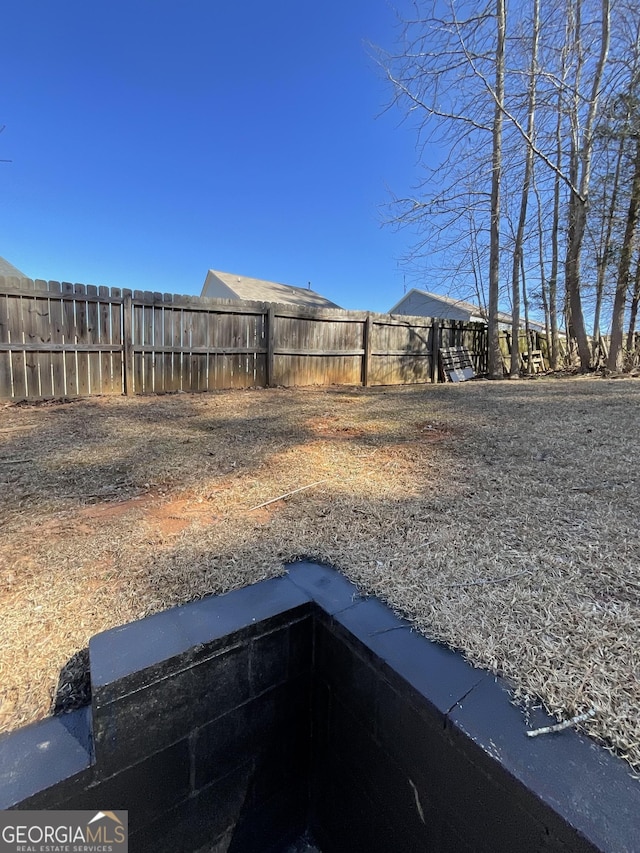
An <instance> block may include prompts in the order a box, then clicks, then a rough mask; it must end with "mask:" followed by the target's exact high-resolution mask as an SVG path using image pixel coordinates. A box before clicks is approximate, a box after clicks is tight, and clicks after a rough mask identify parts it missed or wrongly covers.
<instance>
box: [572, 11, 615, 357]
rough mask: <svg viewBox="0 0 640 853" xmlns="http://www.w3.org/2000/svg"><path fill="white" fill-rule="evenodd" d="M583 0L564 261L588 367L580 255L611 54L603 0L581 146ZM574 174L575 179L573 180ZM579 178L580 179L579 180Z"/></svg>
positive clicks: (607, 14)
mask: <svg viewBox="0 0 640 853" xmlns="http://www.w3.org/2000/svg"><path fill="white" fill-rule="evenodd" d="M580 4H581V0H577V3H576V22H575V30H574V48H575V51H576V56H577V68H576V82H575V95H574V103H573V108H572V115H571V121H572V138H571V165H570V175H571V181H572V184H573V186H574V187H575V186H578V191H577V192H571V197H570V202H569V223H568V229H567V232H568V245H567V257H566V263H565V286H566V291H567V309H568V314H569V330H568V331H569V334H570V336H571V337H572V338H573V339H574V340H575V341H576V344H577V346H578V354H579V356H580V367H581V369H582V370H583V371H586V370H588V369H589V368H590V366H591V348H590V347H589V340H588V338H587V332H586V329H585V324H584V314H583V311H582V295H581V293H580V255H581V252H582V243H583V240H584V233H585V229H586V226H587V201H588V196H589V180H590V176H591V158H592V154H593V127H594V123H595V119H596V114H597V110H598V99H599V94H600V85H601V82H602V75H603V73H604V67H605V65H606V62H607V56H608V54H609V39H610V35H609V19H610V8H609V6H610V0H602V22H601V37H600V56H599V58H598V64H597V66H596V70H595V72H594V75H593V82H592V87H591V96H590V99H589V101H588V103H589V107H588V110H587V118H586V121H585V124H584V129H583V132H582V143H581V145H580V146H578V133H579V90H580V76H581V73H580V72H581V70H582V64H583V61H584V58H583V48H582V33H581V22H580V13H581V8H580ZM574 176H575V178H576V180H575V181H574V180H573V177H574ZM578 178H579V183H578Z"/></svg>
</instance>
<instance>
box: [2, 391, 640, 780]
mask: <svg viewBox="0 0 640 853" xmlns="http://www.w3.org/2000/svg"><path fill="white" fill-rule="evenodd" d="M639 402H640V383H639V382H637V381H635V380H623V381H614V380H602V379H572V380H571V379H566V380H565V379H563V380H557V379H545V380H535V381H523V382H519V383H506V382H505V383H488V382H476V383H467V384H465V385H458V386H450V385H449V386H438V387H431V386H428V387H419V388H415V387H414V388H393V389H390V388H388V389H374V390H364V389H360V388H349V389H330V390H326V391H323V390H313V389H299V390H284V389H274V390H269V391H265V390H255V391H248V392H228V393H227V392H225V393H217V394H210V395H186V394H179V395H175V396H166V397H155V398H136V399H131V400H128V399H122V398H95V399H90V400H85V401H79V402H74V403H68V404H54V405H48V406H38V407H33V406H31V407H29V406H24V407H15V406H14V407H8V408H5V409H3V410H1V411H0V490H1V491H0V496H1V503H0V523H1V528H0V546H1V550H0V601H1V602H2V608H3V613H2V616H3V618H2V621H1V624H0V639H1V641H2V656H1V660H0V696H1V697H2V707H1V710H0V728H2V729H5V730H6V729H10V728H13V727H15V726H17V725H20V724H23V723H26V722H30V721H32V720H36V719H38V718H40V717H42V716H43V715H45V714H46V713H47V711H48V707H49V703H50V700H51V696H52V694H53V691H54V689H55V685H56V682H57V677H58V672H59V670H60V668H61V667H62V666H63V665H64V663H65V662H66V661H67V660H68V658H70V657H71V656H72V655H73V654H74V653H75V652H76V651H78V650H79V649H81V648H83V647H84V646H86V644H87V641H88V639H89V637H90V636H91V635H92V634H95V633H96V632H98V631H102V630H105V629H106V628H109V627H111V626H113V625H118V624H122V623H124V622H128V621H130V620H132V619H137V618H139V617H141V616H144V615H146V614H149V613H152V612H154V611H157V610H160V609H163V608H166V607H169V606H171V605H173V604H176V603H178V602H183V601H186V600H189V599H192V598H196V597H200V596H203V595H206V594H208V593H212V592H221V591H224V590H228V589H230V588H232V587H238V586H242V585H244V584H247V583H251V582H254V581H257V580H260V579H261V578H264V577H267V576H270V575H274V574H277V573H280V572H281V571H282V565H283V562H285V561H287V560H291V559H293V558H296V557H300V556H309V557H312V558H315V559H319V560H323V561H327V562H329V563H332V564H333V565H335V566H337V567H339V568H341V569H342V570H343V571H344V572H345V573H346V574H347V575H349V577H351V578H352V579H353V580H354V581H355V582H356V583H358V584H359V585H360V586H361V587H363V588H364V589H365V590H367V591H369V592H372V593H375V594H377V595H379V596H381V597H382V598H384V599H386V600H387V601H388V602H390V603H391V604H392V605H393V606H394V607H395V608H396V609H397V610H399V611H401V612H403V613H405V614H406V615H408V616H409V617H410V618H411V619H412V620H413V621H414V622H415V623H416V625H417V626H418V627H419V628H420V629H421V630H423V631H424V632H425V633H426V634H427V635H429V636H430V637H434V638H437V639H440V640H443V641H445V642H447V643H449V644H450V645H452V646H454V647H457V648H461V649H463V650H464V651H465V653H466V655H467V656H468V658H469V659H470V660H471V661H473V662H474V663H475V664H477V665H479V666H485V667H489V668H490V669H492V670H494V671H496V672H503V673H505V674H507V675H508V676H510V677H512V678H513V679H514V680H515V682H516V683H517V685H518V686H519V689H520V691H521V692H523V693H526V694H529V695H532V696H538V697H541V699H542V700H543V701H544V703H545V704H546V706H547V707H548V708H549V709H550V710H551V711H552V712H553V713H554V714H556V715H558V716H559V717H560V716H570V715H573V714H577V713H579V712H582V711H585V710H587V709H588V708H590V707H591V706H595V707H597V709H598V713H597V715H596V716H595V718H594V719H592V720H590V721H589V722H588V723H586V724H585V728H586V729H587V730H588V731H589V732H590V733H591V734H593V735H594V736H597V737H600V738H601V739H603V740H604V741H605V742H606V743H608V744H611V745H613V746H615V747H616V748H617V749H618V750H619V751H620V752H621V753H622V754H624V755H626V756H627V757H628V758H629V759H630V760H631V761H632V762H633V763H635V764H638V763H640V715H639V709H640V642H639V640H640V632H639V629H640V611H639V606H638V601H639V593H640V535H639V530H638V498H639V495H640V489H639V483H640V469H639V466H638V458H639V450H640V432H639V430H638V427H639V417H638V415H639ZM318 480H324V481H325V482H323V483H321V484H319V485H317V486H315V487H314V488H311V489H308V490H306V491H301V492H298V493H297V494H295V495H293V496H291V497H290V498H288V499H286V500H282V501H279V502H276V503H271V504H269V505H268V506H265V507H262V508H261V509H258V510H253V511H252V509H251V508H252V507H255V506H257V505H258V504H261V503H263V502H265V501H268V500H270V499H271V498H273V497H276V496H277V495H281V494H283V493H285V492H288V491H292V490H294V489H297V488H299V487H301V486H305V485H307V484H310V483H313V482H315V481H318Z"/></svg>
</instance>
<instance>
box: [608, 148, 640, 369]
mask: <svg viewBox="0 0 640 853" xmlns="http://www.w3.org/2000/svg"><path fill="white" fill-rule="evenodd" d="M639 208H640V134H639V135H638V137H637V138H636V156H635V161H634V164H633V182H632V184H631V198H630V199H629V209H628V211H627V224H626V227H625V230H624V239H623V241H622V249H621V250H620V263H619V265H618V276H617V279H616V295H615V298H614V300H613V312H612V316H611V343H610V345H609V358H608V359H607V368H608V369H609V370H620V368H621V367H622V334H623V328H624V309H625V303H626V300H627V290H628V289H629V269H630V267H631V256H632V254H633V240H634V237H635V233H636V228H637V225H638V211H639Z"/></svg>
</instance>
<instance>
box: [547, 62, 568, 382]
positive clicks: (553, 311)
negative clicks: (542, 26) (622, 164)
mask: <svg viewBox="0 0 640 853" xmlns="http://www.w3.org/2000/svg"><path fill="white" fill-rule="evenodd" d="M565 62H566V60H565V59H564V58H563V80H564V75H565V73H566V71H565V68H564V65H565ZM557 110H558V112H557V118H556V165H557V167H558V171H557V172H556V173H555V177H554V181H553V219H552V222H551V274H550V276H549V322H550V325H551V369H552V370H557V369H558V365H559V363H560V334H559V332H558V267H559V265H560V264H559V260H560V247H559V243H558V233H559V230H560V172H559V170H560V169H561V168H562V92H561V91H559V92H558V107H557Z"/></svg>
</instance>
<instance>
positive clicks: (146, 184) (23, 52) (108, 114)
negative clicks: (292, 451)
mask: <svg viewBox="0 0 640 853" xmlns="http://www.w3.org/2000/svg"><path fill="white" fill-rule="evenodd" d="M2 18H3V20H2V30H3V39H2V41H3V49H2V54H1V56H0V72H1V79H2V84H1V86H0V125H2V124H4V125H6V128H5V130H4V132H3V133H2V134H1V135H0V157H2V158H9V159H11V161H12V162H11V163H4V164H0V234H1V235H2V238H1V240H0V255H2V256H3V257H5V258H6V259H7V260H8V261H9V262H11V263H13V264H14V265H15V266H17V267H19V268H20V269H21V270H23V271H24V272H25V273H26V274H27V275H29V276H31V277H33V278H46V279H55V280H64V281H72V282H81V283H85V284H104V285H109V286H112V287H130V288H132V289H142V290H157V291H162V292H174V293H192V294H193V293H199V292H200V289H201V287H202V284H203V282H204V278H205V275H206V271H207V269H209V268H214V269H219V270H224V271H227V272H233V273H239V274H244V275H249V276H255V277H258V278H265V279H270V280H275V281H281V282H284V283H287V284H294V285H298V286H306V285H307V282H309V281H310V282H311V286H312V287H313V288H314V289H315V290H317V291H319V292H320V293H322V294H324V295H326V296H327V297H329V298H330V299H332V300H333V301H334V302H337V303H338V304H339V305H342V306H343V307H345V308H357V309H369V310H374V311H385V310H388V309H389V308H390V307H391V306H392V305H393V304H394V303H395V302H396V301H397V300H398V299H399V298H400V297H401V296H402V293H403V283H404V281H403V272H402V269H401V268H400V267H399V265H398V259H399V258H400V257H401V256H402V254H403V252H404V251H405V250H406V248H407V246H408V245H410V243H411V235H410V234H405V233H400V234H397V233H394V232H393V231H392V230H390V229H389V228H383V227H381V223H382V221H383V219H384V216H385V213H384V210H383V209H382V208H383V207H384V205H385V203H386V202H388V200H389V188H391V189H393V190H395V191H398V192H402V191H403V190H405V189H406V188H407V187H408V186H409V185H410V184H411V182H412V177H413V173H414V162H415V147H414V143H415V138H414V135H413V134H412V132H411V130H410V129H409V128H408V127H406V126H400V119H401V116H400V114H399V113H398V112H397V111H394V110H391V111H389V112H386V113H384V114H383V115H380V113H381V111H382V110H383V108H384V106H385V104H386V103H387V101H388V99H389V97H390V92H389V89H388V88H387V86H386V84H385V82H384V80H383V79H382V77H381V74H380V72H379V71H378V70H377V69H376V67H375V63H374V62H373V61H372V59H371V58H370V56H369V55H368V50H367V47H366V42H367V41H371V42H373V43H376V44H379V45H382V46H386V47H390V46H392V44H393V41H394V38H395V30H394V21H395V16H394V12H393V8H392V6H391V5H390V4H389V3H387V2H386V0H324V2H323V3H316V2H313V3H311V2H306V0H270V2H266V0H262V2H259V0H245V2H242V3H239V2H230V0H227V2H223V0H180V2H177V0H171V2H168V0H109V2H106V1H105V0H103V2H99V0H93V2H86V0H84V2H79V0H64V2H57V3H54V2H52V0H10V2H8V3H6V4H5V5H4V7H3V16H2ZM406 284H407V287H409V286H412V285H413V284H415V282H409V281H407V282H406ZM423 286H425V285H423Z"/></svg>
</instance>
